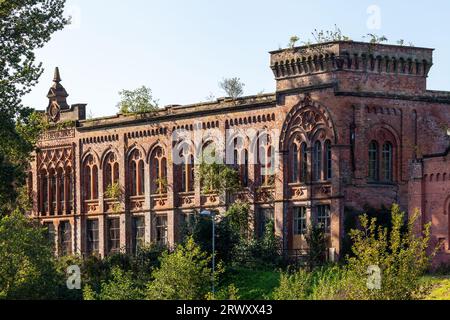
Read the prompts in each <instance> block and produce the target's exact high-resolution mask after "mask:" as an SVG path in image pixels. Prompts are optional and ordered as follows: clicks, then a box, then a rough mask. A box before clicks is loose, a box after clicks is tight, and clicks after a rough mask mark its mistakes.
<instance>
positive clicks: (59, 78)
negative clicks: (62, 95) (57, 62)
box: [53, 67, 61, 83]
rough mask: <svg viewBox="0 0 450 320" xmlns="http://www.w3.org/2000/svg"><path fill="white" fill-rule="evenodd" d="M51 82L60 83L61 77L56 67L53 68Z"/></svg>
mask: <svg viewBox="0 0 450 320" xmlns="http://www.w3.org/2000/svg"><path fill="white" fill-rule="evenodd" d="M53 82H56V83H60V82H61V75H60V74H59V68H58V67H56V68H55V75H54V77H53Z"/></svg>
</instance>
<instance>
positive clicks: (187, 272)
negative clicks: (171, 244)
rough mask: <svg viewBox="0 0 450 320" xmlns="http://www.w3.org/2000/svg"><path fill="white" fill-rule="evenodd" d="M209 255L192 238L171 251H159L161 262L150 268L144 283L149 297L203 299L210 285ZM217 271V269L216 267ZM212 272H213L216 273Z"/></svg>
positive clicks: (151, 298)
mask: <svg viewBox="0 0 450 320" xmlns="http://www.w3.org/2000/svg"><path fill="white" fill-rule="evenodd" d="M210 260H211V257H210V256H208V254H206V253H205V252H203V251H202V250H201V248H200V246H198V245H197V244H195V242H194V240H193V239H192V238H189V239H188V240H187V241H186V243H185V244H184V245H179V246H178V247H177V248H176V249H175V251H174V252H173V253H163V255H162V257H161V259H160V261H161V266H160V267H159V268H158V269H156V270H154V271H153V273H152V277H153V278H154V280H153V281H152V282H150V283H149V284H148V288H147V298H148V299H150V300H197V299H204V298H205V296H206V294H207V293H208V292H209V288H210V286H211V276H212V270H211V268H210V267H209V263H210ZM219 272H220V269H219ZM219 272H216V275H217V273H219Z"/></svg>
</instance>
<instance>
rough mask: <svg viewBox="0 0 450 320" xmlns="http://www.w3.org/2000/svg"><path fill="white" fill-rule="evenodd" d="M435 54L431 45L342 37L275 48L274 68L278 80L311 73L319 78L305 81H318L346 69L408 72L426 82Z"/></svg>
mask: <svg viewBox="0 0 450 320" xmlns="http://www.w3.org/2000/svg"><path fill="white" fill-rule="evenodd" d="M432 54H433V49H428V48H418V47H409V46H394V45H384V44H371V43H363V42H353V41H339V42H329V43H323V44H315V45H310V46H302V47H296V48H293V49H285V50H278V51H273V52H271V69H272V71H273V73H274V76H275V78H276V80H278V81H283V80H292V79H295V78H308V77H309V78H311V79H314V81H316V82H314V83H306V84H304V85H311V84H313V85H314V84H317V78H318V77H320V79H321V80H322V82H326V81H328V82H330V81H335V80H336V79H337V80H339V77H337V78H336V77H331V76H329V77H327V75H326V74H327V73H333V74H335V73H338V72H343V71H344V72H352V73H355V74H359V75H361V74H366V75H374V76H377V77H379V76H386V77H391V78H392V77H401V76H407V77H411V78H416V79H418V80H417V81H421V84H422V85H423V84H424V83H425V82H426V81H425V79H426V78H427V76H428V73H429V71H430V69H431V66H432V65H433V55H432ZM413 81H414V80H413ZM319 82H320V81H319ZM302 84H303V82H299V83H298V85H299V86H301V85H302ZM407 85H408V86H409V85H410V83H408V84H407ZM400 86H401V85H400ZM404 86H406V84H405V85H404ZM425 87H426V86H424V87H423V88H422V89H423V90H425V89H426V88H425ZM290 89H291V88H290Z"/></svg>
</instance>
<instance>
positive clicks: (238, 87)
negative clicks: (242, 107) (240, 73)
mask: <svg viewBox="0 0 450 320" xmlns="http://www.w3.org/2000/svg"><path fill="white" fill-rule="evenodd" d="M219 87H220V88H221V89H222V90H223V91H225V93H226V94H227V96H228V97H230V98H232V99H233V100H236V99H237V98H239V97H241V96H242V95H243V94H244V87H245V84H244V83H243V82H241V79H240V78H228V79H223V80H222V81H221V82H219Z"/></svg>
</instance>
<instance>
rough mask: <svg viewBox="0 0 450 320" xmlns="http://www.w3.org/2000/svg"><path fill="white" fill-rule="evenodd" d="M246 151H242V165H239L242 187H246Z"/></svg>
mask: <svg viewBox="0 0 450 320" xmlns="http://www.w3.org/2000/svg"><path fill="white" fill-rule="evenodd" d="M248 165H249V163H248V151H247V150H245V149H244V163H243V164H242V165H241V180H242V186H244V187H248Z"/></svg>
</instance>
